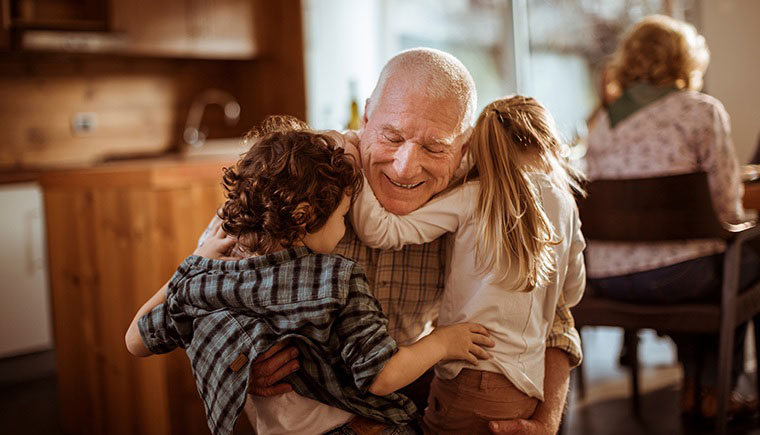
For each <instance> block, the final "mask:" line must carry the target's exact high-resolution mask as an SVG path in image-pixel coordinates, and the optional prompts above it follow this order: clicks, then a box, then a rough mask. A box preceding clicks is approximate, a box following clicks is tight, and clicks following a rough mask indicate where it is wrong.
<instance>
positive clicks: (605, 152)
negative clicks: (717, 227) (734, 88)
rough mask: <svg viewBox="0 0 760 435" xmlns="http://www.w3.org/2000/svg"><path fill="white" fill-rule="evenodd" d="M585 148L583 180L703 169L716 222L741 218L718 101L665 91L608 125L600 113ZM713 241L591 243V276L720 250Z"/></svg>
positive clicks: (647, 267)
mask: <svg viewBox="0 0 760 435" xmlns="http://www.w3.org/2000/svg"><path fill="white" fill-rule="evenodd" d="M594 122H595V124H594V126H593V130H592V132H591V135H590V136H589V148H588V153H587V154H586V159H587V163H588V169H587V170H588V178H589V179H590V180H594V179H620V178H645V177H657V176H665V175H675V174H684V173H689V172H696V171H705V172H707V174H708V180H709V184H710V192H711V195H712V199H713V205H714V206H715V208H716V212H717V214H718V216H719V218H720V219H721V220H723V221H724V222H728V223H736V222H739V221H741V220H742V219H743V214H744V212H743V208H742V206H741V196H742V185H741V182H740V179H739V167H738V162H737V159H736V156H735V152H734V147H733V143H732V142H731V137H730V121H729V117H728V114H727V113H726V110H725V109H724V108H723V105H722V104H721V103H720V101H718V100H717V99H715V98H713V97H711V96H709V95H705V94H702V93H699V92H695V91H677V92H673V93H670V94H668V95H666V96H664V97H662V98H660V99H658V100H656V101H654V102H652V103H650V104H649V105H647V106H645V107H643V108H641V109H639V110H638V111H636V112H635V113H633V114H631V115H630V116H628V117H627V118H625V119H623V120H622V121H620V122H619V123H617V124H616V125H615V127H612V126H611V125H610V121H609V115H608V113H607V112H606V111H603V112H601V113H600V115H599V117H598V118H597V119H596V120H594ZM723 249H724V245H723V243H722V242H719V241H691V242H673V243H670V242H669V243H657V244H652V243H649V244H641V243H639V244H632V243H627V244H621V243H599V242H589V249H588V252H587V254H586V257H587V265H588V273H589V276H590V277H606V276H615V275H623V274H628V273H634V272H639V271H643V270H650V269H655V268H658V267H663V266H667V265H671V264H676V263H679V262H681V261H685V260H689V259H692V258H697V257H701V256H706V255H711V254H715V253H718V252H722V251H723Z"/></svg>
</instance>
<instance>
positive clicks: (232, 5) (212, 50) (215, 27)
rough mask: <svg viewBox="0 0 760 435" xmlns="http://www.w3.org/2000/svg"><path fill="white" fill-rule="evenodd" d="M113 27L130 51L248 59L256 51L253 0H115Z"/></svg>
mask: <svg viewBox="0 0 760 435" xmlns="http://www.w3.org/2000/svg"><path fill="white" fill-rule="evenodd" d="M112 2H113V3H112V11H113V16H112V28H113V30H116V31H121V32H124V33H126V34H127V35H128V37H129V49H128V51H130V52H132V53H135V54H142V55H149V56H168V57H198V58H218V59H249V58H251V57H253V56H254V55H255V53H256V44H255V35H254V28H253V3H252V2H251V1H249V0H162V1H160V2H156V1H154V0H112Z"/></svg>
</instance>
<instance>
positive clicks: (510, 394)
mask: <svg viewBox="0 0 760 435" xmlns="http://www.w3.org/2000/svg"><path fill="white" fill-rule="evenodd" d="M468 146H469V148H468V151H467V152H468V158H469V160H470V162H471V163H472V164H473V168H472V170H471V171H470V172H469V173H468V174H467V176H466V177H465V178H464V181H463V182H461V184H459V185H455V187H452V188H449V189H448V190H447V191H444V192H442V193H441V194H440V195H439V196H437V197H435V198H433V199H432V200H431V201H429V202H428V203H427V204H426V205H425V206H423V207H421V208H419V209H417V210H416V211H414V212H412V213H410V214H408V215H405V216H398V215H394V214H391V213H389V212H387V211H386V210H384V209H383V208H382V206H381V205H380V204H379V203H378V201H377V199H376V198H375V197H374V194H373V193H372V191H371V190H370V189H363V190H362V192H361V193H360V194H359V198H358V199H357V201H356V203H355V204H354V206H353V209H352V212H351V219H352V221H353V223H354V225H353V227H354V230H355V231H356V232H357V234H358V235H359V237H360V238H361V239H362V240H363V241H364V242H365V243H366V244H367V245H369V246H370V247H373V248H381V249H400V248H401V247H402V246H403V245H405V244H417V243H426V242H429V241H431V240H433V239H436V238H437V237H439V236H441V235H442V234H443V233H445V232H455V233H456V234H455V236H454V240H453V249H452V252H451V262H450V265H449V267H448V268H447V274H446V284H445V285H446V287H445V292H444V296H443V301H442V303H441V309H440V313H439V319H438V326H439V327H441V326H444V325H450V324H453V323H456V322H465V321H466V322H477V323H479V324H482V325H484V326H485V327H486V328H488V329H489V331H490V332H491V338H493V339H494V341H495V342H496V346H495V347H494V348H493V349H491V350H490V353H491V355H492V358H491V359H489V360H486V361H480V362H479V363H480V364H479V365H477V366H475V365H473V364H471V363H468V362H465V361H446V362H441V363H439V364H437V365H436V367H435V374H436V376H435V379H434V380H433V383H432V384H431V391H430V396H429V398H428V408H427V410H426V412H425V416H424V422H425V425H426V426H427V429H428V430H430V431H432V432H433V433H464V432H466V433H489V431H488V426H487V424H488V421H490V420H504V419H512V418H529V417H530V416H531V415H532V414H533V412H534V410H535V407H536V405H537V403H538V400H542V399H543V380H544V353H545V350H546V344H545V340H546V337H547V335H548V333H549V332H550V328H551V322H552V319H553V317H554V313H555V309H556V306H557V302H558V301H559V300H560V298H564V300H565V303H567V304H568V305H570V306H572V305H575V304H576V303H577V302H578V301H579V300H580V298H581V295H582V293H583V289H584V287H585V269H584V265H583V249H584V247H585V242H584V240H583V236H582V235H581V232H580V221H579V219H578V211H577V207H576V205H575V201H574V198H573V190H575V191H577V192H580V191H581V189H580V187H579V185H578V180H579V175H577V174H576V173H575V172H574V171H573V170H572V169H570V168H569V167H568V166H567V165H566V164H565V162H564V160H563V158H562V156H561V151H562V145H561V143H560V141H559V139H558V135H557V133H556V129H555V126H554V121H553V119H552V117H551V115H550V114H549V113H548V111H547V110H546V109H544V107H543V106H541V105H540V104H539V103H538V102H536V100H534V99H532V98H526V97H522V96H515V97H511V98H505V99H500V100H497V101H494V102H493V103H491V104H489V105H488V106H487V107H486V108H485V109H484V110H483V112H482V113H481V114H480V117H479V118H478V121H477V124H476V125H475V128H474V131H473V135H472V137H471V140H470V143H469V145H468Z"/></svg>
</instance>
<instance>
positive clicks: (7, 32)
mask: <svg viewBox="0 0 760 435" xmlns="http://www.w3.org/2000/svg"><path fill="white" fill-rule="evenodd" d="M10 47H11V1H10V0H0V51H5V50H8V49H9V48H10Z"/></svg>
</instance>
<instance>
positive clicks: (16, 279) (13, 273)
mask: <svg viewBox="0 0 760 435" xmlns="http://www.w3.org/2000/svg"><path fill="white" fill-rule="evenodd" d="M44 216H45V214H44V212H43V201H42V190H41V189H40V187H39V185H37V184H36V183H16V184H4V185H0V358H4V357H11V356H16V355H21V354H26V353H32V352H38V351H43V350H49V349H51V348H52V347H53V337H52V330H51V323H52V322H51V316H50V291H49V286H48V273H47V263H46V258H47V256H46V254H45V249H46V246H45V228H44V225H43V219H44Z"/></svg>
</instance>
